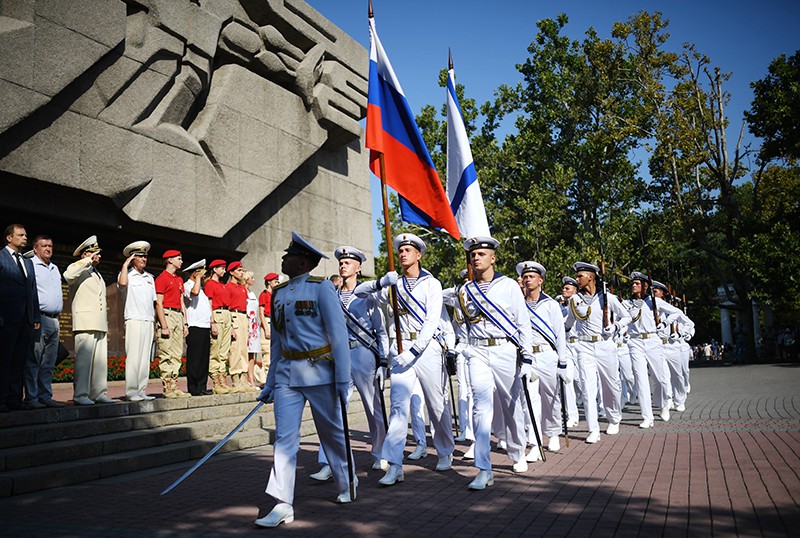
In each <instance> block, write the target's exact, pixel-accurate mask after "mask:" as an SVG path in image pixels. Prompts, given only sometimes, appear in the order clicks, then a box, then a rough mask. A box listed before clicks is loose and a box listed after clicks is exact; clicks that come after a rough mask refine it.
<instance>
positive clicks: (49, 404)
mask: <svg viewBox="0 0 800 538" xmlns="http://www.w3.org/2000/svg"><path fill="white" fill-rule="evenodd" d="M39 403H42V404H44V405H45V406H46V407H64V404H63V403H61V402H57V401H55V400H53V399H50V400H39Z"/></svg>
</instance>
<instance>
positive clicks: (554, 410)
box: [524, 349, 563, 444]
mask: <svg viewBox="0 0 800 538" xmlns="http://www.w3.org/2000/svg"><path fill="white" fill-rule="evenodd" d="M534 356H535V357H536V363H535V364H536V373H537V374H538V375H539V380H538V381H536V382H535V383H529V384H528V386H529V389H528V392H531V388H530V387H531V386H532V385H536V384H538V387H537V390H536V392H537V396H538V398H534V395H533V393H531V401H533V400H537V404H536V405H534V406H533V412H534V413H535V414H536V424H537V425H538V426H539V428H540V431H539V433H540V434H541V435H544V436H547V437H558V436H559V435H561V433H562V432H563V430H562V427H561V391H560V388H559V386H558V385H559V380H558V376H557V375H556V372H557V371H558V354H557V353H556V352H555V351H553V350H552V349H547V350H545V351H542V352H540V353H536V354H535V355H534ZM524 409H525V427H526V428H529V432H528V442H529V444H534V443H531V442H530V441H531V435H532V434H533V432H532V431H531V430H530V427H531V425H530V423H529V421H530V417H529V414H528V410H527V409H528V408H527V405H526V406H525V408H524ZM534 440H535V436H534Z"/></svg>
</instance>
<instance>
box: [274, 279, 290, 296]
mask: <svg viewBox="0 0 800 538" xmlns="http://www.w3.org/2000/svg"><path fill="white" fill-rule="evenodd" d="M288 283H289V281H288V280H287V281H286V282H281V283H280V284H276V285H275V287H274V288H272V292H273V295H274V293H275V292H276V291H278V290H279V289H281V288H283V287H285V286H286V285H287V284H288Z"/></svg>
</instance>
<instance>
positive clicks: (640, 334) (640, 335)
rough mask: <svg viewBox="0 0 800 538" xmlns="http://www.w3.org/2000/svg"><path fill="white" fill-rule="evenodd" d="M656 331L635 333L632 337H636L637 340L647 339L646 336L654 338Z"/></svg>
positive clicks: (656, 334)
mask: <svg viewBox="0 0 800 538" xmlns="http://www.w3.org/2000/svg"><path fill="white" fill-rule="evenodd" d="M656 336H658V333H639V334H637V335H635V336H634V337H633V338H638V339H639V340H647V339H648V338H656Z"/></svg>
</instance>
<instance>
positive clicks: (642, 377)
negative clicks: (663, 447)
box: [628, 338, 664, 422]
mask: <svg viewBox="0 0 800 538" xmlns="http://www.w3.org/2000/svg"><path fill="white" fill-rule="evenodd" d="M663 347H664V346H663V345H662V344H661V340H659V339H658V338H648V339H646V340H642V339H640V338H631V339H630V340H629V341H628V352H629V353H630V357H631V365H632V368H633V375H634V377H635V379H636V387H637V389H638V396H639V407H640V408H641V413H642V418H643V419H644V420H647V421H650V422H652V421H653V399H652V395H651V394H650V380H649V379H648V377H647V365H648V363H652V364H658V363H661V362H662V359H660V358H659V355H661V354H663Z"/></svg>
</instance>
